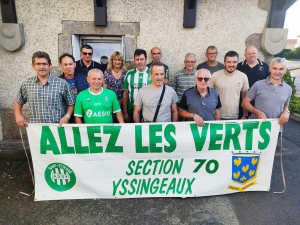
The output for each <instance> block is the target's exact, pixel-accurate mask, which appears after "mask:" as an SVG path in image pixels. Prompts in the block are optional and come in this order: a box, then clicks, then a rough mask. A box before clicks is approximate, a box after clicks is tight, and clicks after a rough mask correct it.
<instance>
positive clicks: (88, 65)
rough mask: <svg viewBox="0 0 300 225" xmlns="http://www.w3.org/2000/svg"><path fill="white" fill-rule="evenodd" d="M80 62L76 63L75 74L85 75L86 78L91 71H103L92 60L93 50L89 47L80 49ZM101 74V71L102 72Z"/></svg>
mask: <svg viewBox="0 0 300 225" xmlns="http://www.w3.org/2000/svg"><path fill="white" fill-rule="evenodd" d="M80 55H81V60H78V61H76V67H75V73H79V74H85V75H86V76H87V74H88V72H89V71H90V70H91V69H94V68H96V69H99V70H101V71H102V70H103V69H102V66H101V64H100V63H97V62H95V61H93V60H92V58H93V48H92V46H90V45H82V46H81V48H80ZM102 72H103V71H102Z"/></svg>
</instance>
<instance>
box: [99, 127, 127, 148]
mask: <svg viewBox="0 0 300 225" xmlns="http://www.w3.org/2000/svg"><path fill="white" fill-rule="evenodd" d="M120 131H121V126H104V127H103V132H104V134H110V138H109V140H108V143H107V146H106V150H105V152H123V146H116V142H117V140H118V137H119V134H120Z"/></svg>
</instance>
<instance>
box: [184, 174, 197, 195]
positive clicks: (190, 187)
mask: <svg viewBox="0 0 300 225" xmlns="http://www.w3.org/2000/svg"><path fill="white" fill-rule="evenodd" d="M194 181H195V178H193V179H192V180H191V181H190V179H187V185H188V187H187V188H186V190H185V193H184V194H187V193H188V192H189V193H190V194H192V193H193V191H192V190H193V189H192V185H193V183H194Z"/></svg>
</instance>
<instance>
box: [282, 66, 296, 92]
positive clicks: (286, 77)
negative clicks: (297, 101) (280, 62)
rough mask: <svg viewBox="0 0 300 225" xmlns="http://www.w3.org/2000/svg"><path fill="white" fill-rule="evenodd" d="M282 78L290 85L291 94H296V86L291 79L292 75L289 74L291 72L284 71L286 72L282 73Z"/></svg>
mask: <svg viewBox="0 0 300 225" xmlns="http://www.w3.org/2000/svg"><path fill="white" fill-rule="evenodd" d="M283 80H284V81H285V82H286V83H287V84H288V85H290V86H291V88H292V90H293V92H292V95H295V94H296V87H295V85H294V82H293V79H292V76H291V73H290V71H289V70H287V71H286V73H285V74H284V75H283Z"/></svg>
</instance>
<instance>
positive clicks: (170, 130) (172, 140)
mask: <svg viewBox="0 0 300 225" xmlns="http://www.w3.org/2000/svg"><path fill="white" fill-rule="evenodd" d="M171 134H174V136H175V135H176V127H175V125H174V124H168V125H167V126H166V128H165V130H164V136H165V139H166V141H167V142H168V143H169V146H167V145H165V146H164V151H165V152H169V153H170V152H174V150H175V149H176V147H177V143H176V140H175V138H174V137H173V136H172V135H171Z"/></svg>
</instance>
